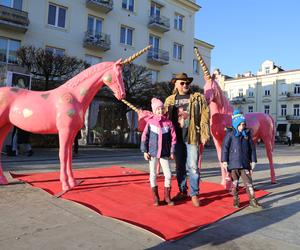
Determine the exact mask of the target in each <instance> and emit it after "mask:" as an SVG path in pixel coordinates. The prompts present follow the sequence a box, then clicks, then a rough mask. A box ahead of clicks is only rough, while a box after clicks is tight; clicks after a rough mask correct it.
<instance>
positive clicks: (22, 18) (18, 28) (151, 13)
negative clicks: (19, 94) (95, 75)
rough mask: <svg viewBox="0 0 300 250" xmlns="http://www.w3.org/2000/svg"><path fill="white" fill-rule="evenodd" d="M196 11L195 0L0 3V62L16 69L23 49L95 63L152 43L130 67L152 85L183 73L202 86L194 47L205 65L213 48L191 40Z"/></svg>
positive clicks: (10, 0)
mask: <svg viewBox="0 0 300 250" xmlns="http://www.w3.org/2000/svg"><path fill="white" fill-rule="evenodd" d="M199 9H200V6H199V5H197V4H196V3H195V1H194V0H153V1H151V0H139V1H138V0H51V1H50V0H0V63H2V64H6V65H7V66H8V70H11V71H16V70H19V69H16V67H14V65H15V64H16V55H15V52H16V50H17V49H18V48H19V47H20V46H22V45H33V46H35V47H41V48H47V49H48V50H52V51H53V52H54V53H58V54H64V53H66V54H68V55H70V56H76V57H78V58H81V59H84V60H86V61H87V62H89V63H91V64H95V63H98V62H101V61H115V60H117V59H119V58H120V57H122V58H126V57H128V56H130V55H131V54H133V53H134V52H136V51H138V50H140V49H142V48H144V47H145V46H147V45H148V44H152V46H153V47H152V49H151V50H150V51H149V52H148V53H147V54H145V55H143V56H141V57H139V58H138V59H137V60H136V62H135V63H137V64H140V65H144V66H146V67H147V68H149V69H150V70H151V71H152V78H153V81H154V82H155V81H168V80H170V79H171V77H172V75H173V74H174V73H177V72H186V73H188V74H189V75H192V76H194V78H195V82H196V83H200V85H202V84H203V77H202V75H201V74H202V72H200V70H199V67H198V65H197V62H196V61H195V60H194V59H195V56H194V50H193V47H194V46H197V47H198V48H199V50H200V52H201V53H202V54H203V55H204V58H205V61H206V63H207V65H208V66H210V59H211V50H212V49H213V46H212V45H210V44H208V43H206V42H203V41H200V40H198V39H194V29H195V21H194V19H195V13H196V12H197V11H199Z"/></svg>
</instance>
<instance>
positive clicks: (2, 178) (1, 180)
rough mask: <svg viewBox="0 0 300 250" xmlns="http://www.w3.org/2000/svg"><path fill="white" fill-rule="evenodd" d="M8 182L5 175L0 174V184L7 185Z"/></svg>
mask: <svg viewBox="0 0 300 250" xmlns="http://www.w3.org/2000/svg"><path fill="white" fill-rule="evenodd" d="M7 184H8V180H7V179H6V177H5V176H4V175H2V176H0V185H7Z"/></svg>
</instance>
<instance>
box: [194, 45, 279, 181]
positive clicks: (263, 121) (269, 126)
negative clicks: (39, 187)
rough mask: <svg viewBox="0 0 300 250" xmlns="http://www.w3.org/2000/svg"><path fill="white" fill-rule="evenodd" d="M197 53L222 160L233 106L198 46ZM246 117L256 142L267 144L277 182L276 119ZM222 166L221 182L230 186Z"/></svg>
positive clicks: (251, 114) (265, 115)
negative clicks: (275, 154) (274, 161)
mask: <svg viewBox="0 0 300 250" xmlns="http://www.w3.org/2000/svg"><path fill="white" fill-rule="evenodd" d="M195 53H196V55H197V58H198V60H199V63H200V65H201V66H202V69H203V72H204V78H205V85H204V94H205V98H206V100H207V103H208V104H209V109H210V129H211V134H212V137H213V140H214V143H215V146H216V150H217V154H218V159H219V161H220V159H221V148H222V142H223V139H224V137H225V128H226V127H230V126H231V121H232V120H231V116H232V111H233V108H232V107H231V105H230V103H229V101H228V99H227V98H226V97H225V96H224V94H223V91H222V90H221V88H220V86H219V85H218V83H217V82H216V81H215V79H214V76H213V77H211V76H210V73H209V70H208V68H207V66H206V64H205V63H204V60H203V58H202V57H201V55H200V53H199V51H198V49H197V48H195ZM245 117H246V123H247V127H249V128H250V129H251V132H252V136H253V141H254V143H255V144H256V143H257V141H258V140H259V139H261V140H263V142H264V144H265V148H266V153H267V157H268V159H269V164H270V174H271V182H272V183H276V177H275V171H274V165H273V155H272V152H273V147H274V143H275V125H274V120H273V118H272V116H270V115H268V114H264V113H248V114H246V115H245ZM220 167H221V171H222V180H221V184H223V185H224V186H227V187H228V186H229V185H227V184H228V183H226V178H227V177H228V173H227V170H226V169H224V168H223V167H222V164H221V162H220Z"/></svg>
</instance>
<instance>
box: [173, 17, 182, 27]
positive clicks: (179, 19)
mask: <svg viewBox="0 0 300 250" xmlns="http://www.w3.org/2000/svg"><path fill="white" fill-rule="evenodd" d="M174 29H176V30H183V16H182V15H179V14H175V18H174Z"/></svg>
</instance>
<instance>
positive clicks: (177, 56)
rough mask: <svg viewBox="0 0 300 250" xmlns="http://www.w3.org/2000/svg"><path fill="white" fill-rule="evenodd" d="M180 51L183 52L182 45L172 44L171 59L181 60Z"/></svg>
mask: <svg viewBox="0 0 300 250" xmlns="http://www.w3.org/2000/svg"><path fill="white" fill-rule="evenodd" d="M182 50H183V45H181V44H178V43H174V45H173V58H174V59H178V60H182Z"/></svg>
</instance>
